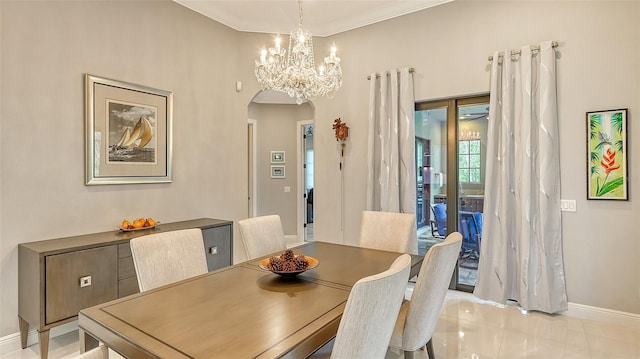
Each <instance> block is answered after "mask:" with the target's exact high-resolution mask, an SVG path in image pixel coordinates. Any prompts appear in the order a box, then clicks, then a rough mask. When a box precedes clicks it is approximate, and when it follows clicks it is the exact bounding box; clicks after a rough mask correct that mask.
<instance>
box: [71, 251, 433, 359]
mask: <svg viewBox="0 0 640 359" xmlns="http://www.w3.org/2000/svg"><path fill="white" fill-rule="evenodd" d="M292 249H293V251H294V253H295V254H296V255H300V254H304V255H305V256H310V257H313V258H315V259H317V260H318V261H319V265H318V266H317V267H315V268H313V269H311V270H308V271H305V272H303V273H301V274H299V275H297V276H295V277H282V276H279V275H276V274H274V273H271V272H268V271H265V270H264V269H262V268H260V267H259V266H258V264H259V262H260V260H261V259H263V258H265V257H261V258H256V259H253V260H249V261H246V262H242V263H238V264H236V265H233V266H229V267H226V268H222V269H219V270H216V271H213V272H209V273H206V274H203V275H200V276H197V277H193V278H189V279H185V280H182V281H180V282H176V283H172V284H169V285H166V286H163V287H159V288H156V289H153V290H150V291H146V292H142V293H138V294H134V295H131V296H128V297H124V298H120V299H117V300H114V301H111V302H107V303H103V304H99V305H97V306H94V307H91V308H87V309H83V310H82V311H81V312H80V314H79V327H80V331H81V335H90V336H91V337H93V338H96V339H98V340H99V341H101V342H103V343H104V344H105V345H106V346H107V347H110V348H112V349H113V350H114V351H116V352H118V353H119V354H121V355H123V356H124V357H127V358H304V357H306V356H307V355H309V354H311V353H313V352H314V351H315V350H316V349H318V348H319V347H321V346H322V345H323V344H324V343H326V342H327V341H329V340H330V339H331V338H333V337H334V336H335V335H336V333H337V329H338V325H339V323H340V318H341V316H342V312H343V311H344V307H345V305H346V301H347V299H348V297H349V292H350V290H351V287H352V286H353V285H354V284H355V283H356V282H357V281H358V280H359V279H361V278H364V277H367V276H369V275H373V274H376V273H380V272H383V271H385V270H387V269H388V268H389V266H390V265H391V263H392V262H393V261H394V260H395V259H396V258H397V257H398V256H399V255H400V254H401V253H396V252H388V251H381V250H375V249H368V248H362V247H354V246H348V245H341V244H334V243H327V242H320V241H313V242H308V243H306V244H304V245H301V246H298V247H294V248H292ZM278 254H279V253H274V254H272V255H278ZM267 257H268V256H267ZM421 264H422V256H418V255H413V256H412V261H411V277H412V276H414V275H417V273H418V271H419V269H420V265H421ZM81 340H82V338H81Z"/></svg>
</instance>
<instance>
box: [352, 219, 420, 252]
mask: <svg viewBox="0 0 640 359" xmlns="http://www.w3.org/2000/svg"><path fill="white" fill-rule="evenodd" d="M359 245H360V246H361V247H367V248H374V249H382V250H385V251H392V252H400V253H409V254H418V238H417V233H416V215H415V214H413V213H395V212H378V211H363V212H362V217H361V220H360V240H359Z"/></svg>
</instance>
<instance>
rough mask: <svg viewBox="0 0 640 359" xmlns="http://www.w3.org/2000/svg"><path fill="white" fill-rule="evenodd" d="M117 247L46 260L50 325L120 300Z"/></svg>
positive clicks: (46, 311)
mask: <svg viewBox="0 0 640 359" xmlns="http://www.w3.org/2000/svg"><path fill="white" fill-rule="evenodd" d="M117 256H118V254H117V252H116V247H115V246H106V247H99V248H93V249H86V250H82V251H75V252H70V253H64V254H57V255H51V256H47V257H46V261H45V268H46V277H45V278H46V279H45V291H46V293H47V304H46V308H45V317H46V323H47V324H49V323H53V322H56V321H59V320H63V319H66V318H70V317H74V316H76V315H78V312H79V311H80V310H81V309H83V308H88V307H91V306H93V305H96V304H100V303H104V302H108V301H110V300H113V299H116V298H118V290H117V283H118V273H117V258H118V257H117Z"/></svg>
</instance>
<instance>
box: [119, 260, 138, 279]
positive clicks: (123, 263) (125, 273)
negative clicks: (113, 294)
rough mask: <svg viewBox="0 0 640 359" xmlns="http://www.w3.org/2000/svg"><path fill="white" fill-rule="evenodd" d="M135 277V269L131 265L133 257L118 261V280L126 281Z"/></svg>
mask: <svg viewBox="0 0 640 359" xmlns="http://www.w3.org/2000/svg"><path fill="white" fill-rule="evenodd" d="M135 276H136V268H135V266H134V264H133V257H126V258H120V259H118V279H119V280H122V279H127V278H131V277H135Z"/></svg>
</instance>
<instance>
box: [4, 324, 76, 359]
mask: <svg viewBox="0 0 640 359" xmlns="http://www.w3.org/2000/svg"><path fill="white" fill-rule="evenodd" d="M77 329H78V321H77V320H76V321H73V322H69V323H65V324H63V325H61V326H59V327H55V328H51V330H50V331H49V345H51V340H52V339H53V338H55V337H57V336H60V335H63V334H67V333H69V332H72V331H74V330H77ZM38 341H39V340H38V332H37V331H36V330H35V329H31V330H29V334H28V335H27V346H28V347H29V346H32V345H34V344H38ZM20 349H22V344H21V343H20V332H17V333H13V334H9V335H7V336H4V337H0V356H2V355H5V354H8V353H11V352H15V351H16V350H20Z"/></svg>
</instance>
